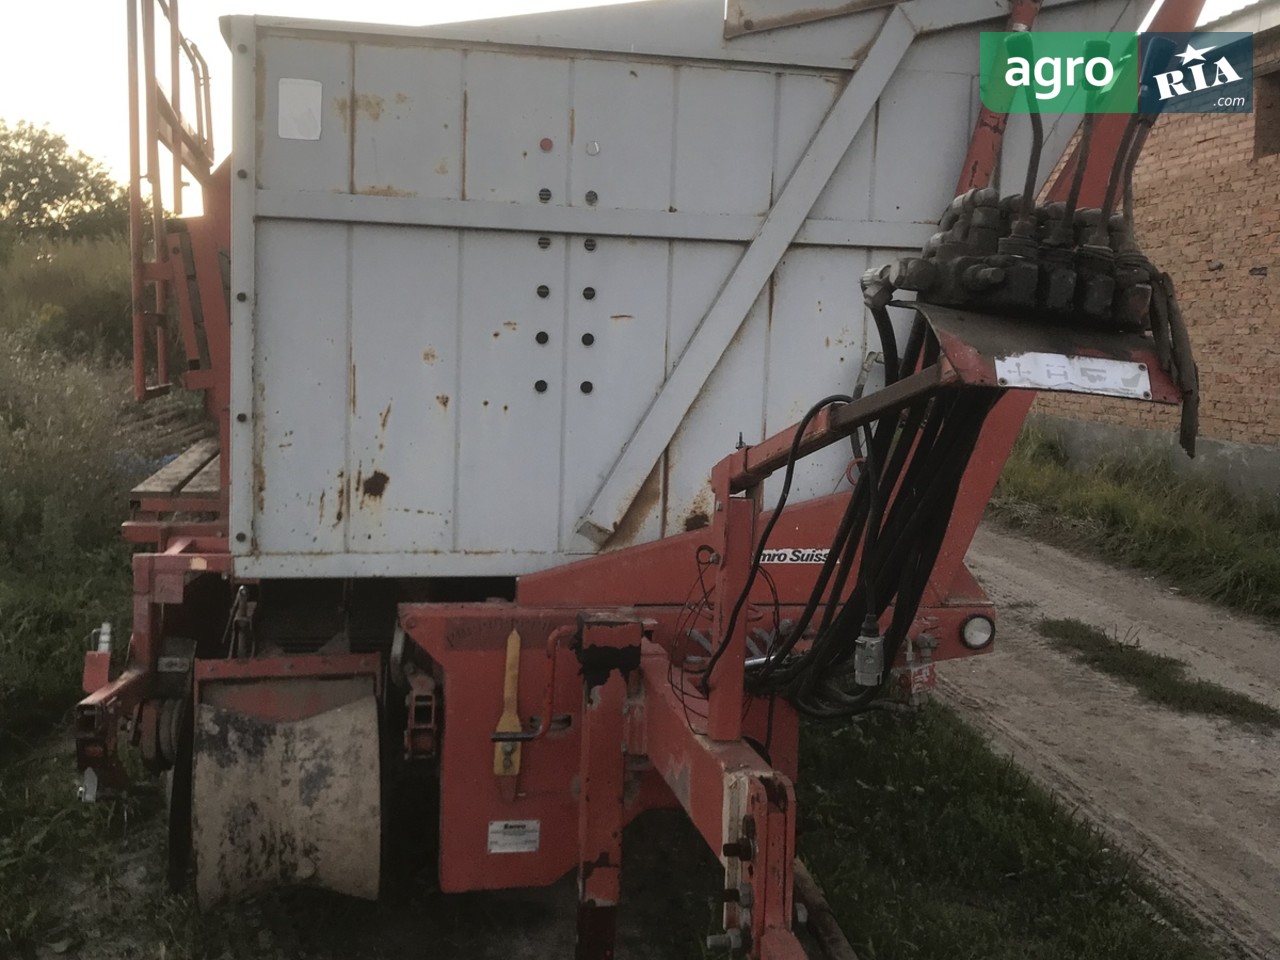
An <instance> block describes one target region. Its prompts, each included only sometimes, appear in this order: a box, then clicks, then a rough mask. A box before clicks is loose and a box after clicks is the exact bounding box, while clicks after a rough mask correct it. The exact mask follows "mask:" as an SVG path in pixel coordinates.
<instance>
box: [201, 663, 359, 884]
mask: <svg viewBox="0 0 1280 960" xmlns="http://www.w3.org/2000/svg"><path fill="white" fill-rule="evenodd" d="M294 682H295V683H296V682H298V681H294ZM379 749H380V748H379V738H378V706H377V701H376V700H375V698H374V697H373V696H372V695H368V696H364V697H361V698H360V699H357V700H354V701H352V702H350V703H347V704H345V705H343V706H340V707H337V708H334V709H331V710H326V711H324V712H323V713H319V714H316V715H315V716H312V717H309V718H307V719H304V720H297V721H294V722H291V723H269V722H263V721H260V720H257V719H254V718H252V717H250V716H248V715H246V714H243V713H239V712H237V711H233V710H227V709H224V708H222V707H218V706H214V705H213V704H211V703H201V704H199V705H198V706H197V707H196V715H195V741H194V769H193V779H192V784H193V786H192V794H193V814H192V843H193V849H194V853H195V864H196V896H197V900H198V902H199V904H200V906H201V907H202V908H208V907H210V906H213V905H215V904H217V903H219V902H221V901H223V900H227V899H231V898H235V897H238V896H242V895H247V894H250V893H253V892H256V891H260V890H265V889H269V888H271V887H275V886H279V885H282V884H286V885H287V884H305V885H307V886H316V887H324V888H326V889H330V890H335V891H337V892H339V893H345V894H349V895H351V896H355V897H364V898H366V899H375V898H376V897H377V896H378V882H379V881H378V878H379V873H380V870H381V836H382V796H381V785H380V777H381V772H380V758H379Z"/></svg>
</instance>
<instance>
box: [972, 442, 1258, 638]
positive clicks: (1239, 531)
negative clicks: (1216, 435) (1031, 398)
mask: <svg viewBox="0 0 1280 960" xmlns="http://www.w3.org/2000/svg"><path fill="white" fill-rule="evenodd" d="M991 508H992V514H993V515H994V516H996V517H997V518H999V519H1001V520H1003V521H1005V522H1007V523H1010V524H1012V525H1014V526H1017V527H1021V528H1022V529H1025V530H1028V531H1030V532H1032V533H1035V534H1037V535H1039V536H1043V537H1045V538H1047V539H1052V540H1056V541H1059V542H1063V543H1065V544H1066V545H1068V546H1071V545H1076V546H1082V547H1085V548H1087V549H1089V550H1090V551H1091V552H1093V553H1097V554H1099V555H1101V556H1102V557H1105V558H1106V559H1108V560H1111V561H1115V562H1119V563H1123V564H1126V565H1128V566H1131V567H1135V568H1137V569H1140V570H1146V571H1149V572H1151V573H1155V574H1159V575H1161V576H1163V577H1166V578H1167V579H1168V580H1169V581H1170V582H1171V583H1173V584H1174V585H1175V586H1177V587H1178V588H1179V589H1181V590H1183V591H1184V592H1186V593H1188V594H1192V595H1194V596H1198V597H1203V598H1205V599H1207V600H1211V601H1214V602H1216V603H1220V604H1222V605H1223V606H1226V607H1230V608H1232V609H1235V610H1239V611H1242V612H1244V613H1250V614H1255V615H1258V616H1262V617H1267V618H1271V619H1280V507H1278V506H1277V505H1276V504H1275V503H1266V502H1262V501H1251V500H1248V499H1245V498H1242V497H1239V496H1235V495H1233V494H1232V493H1231V492H1230V491H1228V490H1227V489H1226V488H1225V487H1224V486H1223V485H1221V484H1215V483H1212V482H1209V481H1207V480H1204V479H1201V478H1197V477H1191V476H1187V475H1184V474H1180V473H1178V472H1176V471H1175V470H1174V469H1173V467H1172V466H1171V465H1170V464H1169V463H1168V461H1167V460H1165V459H1163V458H1161V457H1159V456H1157V455H1138V456H1127V457H1126V456H1114V457H1107V458H1103V459H1101V460H1099V461H1098V463H1097V464H1096V465H1095V466H1092V467H1088V468H1076V467H1075V466H1074V465H1073V464H1071V463H1070V461H1069V458H1068V457H1067V455H1066V453H1065V452H1064V450H1063V449H1062V447H1061V446H1060V445H1059V444H1057V443H1055V442H1054V441H1053V440H1051V439H1050V438H1048V437H1046V436H1045V435H1044V434H1043V433H1040V432H1039V431H1037V430H1034V429H1027V430H1024V431H1023V433H1022V436H1021V437H1020V438H1019V440H1018V443H1017V444H1016V445H1015V447H1014V450H1013V455H1012V456H1011V457H1010V458H1009V463H1008V465H1007V466H1006V467H1005V470H1004V474H1003V475H1002V476H1001V478H1000V484H999V486H998V487H997V488H996V496H995V498H994V499H993V500H992V502H991Z"/></svg>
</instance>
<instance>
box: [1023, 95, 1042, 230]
mask: <svg viewBox="0 0 1280 960" xmlns="http://www.w3.org/2000/svg"><path fill="white" fill-rule="evenodd" d="M1027 103H1028V104H1029V105H1030V106H1031V107H1033V108H1034V106H1035V103H1034V102H1033V101H1032V99H1031V87H1027ZM1030 117H1031V157H1030V159H1029V160H1028V161H1027V176H1026V180H1025V181H1024V182H1023V186H1022V208H1021V210H1020V211H1019V212H1018V218H1019V219H1020V220H1030V219H1032V217H1033V216H1034V215H1035V212H1036V180H1037V179H1038V177H1039V175H1040V155H1041V153H1042V152H1043V151H1044V120H1043V118H1042V117H1041V116H1040V111H1039V110H1036V109H1032V110H1031V112H1030Z"/></svg>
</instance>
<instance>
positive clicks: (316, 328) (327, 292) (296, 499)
mask: <svg viewBox="0 0 1280 960" xmlns="http://www.w3.org/2000/svg"><path fill="white" fill-rule="evenodd" d="M349 229H350V228H348V227H346V226H334V225H325V224H317V223H275V222H268V223H264V224H261V225H259V227H258V242H257V252H258V262H257V273H258V276H259V277H262V278H264V279H266V280H269V282H264V283H262V284H261V285H260V286H259V292H258V302H257V310H256V312H255V316H254V320H255V326H256V329H255V341H256V342H255V344H254V348H255V355H254V365H253V373H254V383H255V385H256V393H255V396H254V411H253V424H254V453H255V456H256V459H257V464H256V468H255V470H254V478H253V503H254V514H255V517H254V527H253V541H254V544H253V545H254V547H255V549H265V550H267V551H268V552H272V553H303V554H308V553H338V552H343V551H344V548H345V545H346V537H345V534H346V519H347V511H346V510H345V509H344V508H345V504H346V499H347V493H348V490H347V487H348V477H347V473H346V433H347V431H346V423H347V400H348V380H349V377H350V370H349V366H348V362H347V321H348V301H347V252H348V246H347V242H348V231H349Z"/></svg>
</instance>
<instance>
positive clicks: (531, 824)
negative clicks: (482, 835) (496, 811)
mask: <svg viewBox="0 0 1280 960" xmlns="http://www.w3.org/2000/svg"><path fill="white" fill-rule="evenodd" d="M541 833H542V821H541V820H490V821H489V852H490V853H537V852H538V840H539V837H540V835H541Z"/></svg>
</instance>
